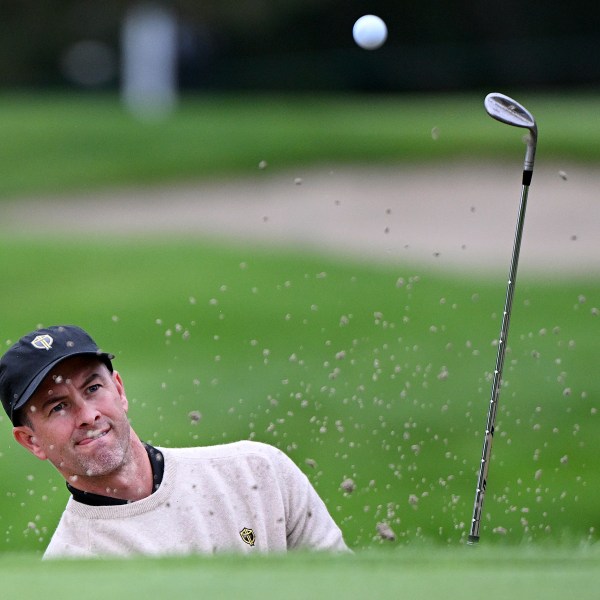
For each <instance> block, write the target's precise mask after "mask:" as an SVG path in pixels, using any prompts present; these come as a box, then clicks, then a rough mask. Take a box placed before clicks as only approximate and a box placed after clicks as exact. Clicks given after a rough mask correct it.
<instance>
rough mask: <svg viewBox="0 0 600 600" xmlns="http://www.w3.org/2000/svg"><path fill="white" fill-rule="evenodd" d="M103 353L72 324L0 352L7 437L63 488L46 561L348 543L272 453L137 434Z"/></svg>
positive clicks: (245, 445)
mask: <svg viewBox="0 0 600 600" xmlns="http://www.w3.org/2000/svg"><path fill="white" fill-rule="evenodd" d="M113 359H114V356H113V355H111V354H107V353H106V352H103V351H101V350H100V349H99V348H98V346H97V345H96V343H95V342H94V341H93V340H92V338H91V337H90V336H89V335H88V334H87V333H86V332H85V331H83V330H82V329H80V328H79V327H74V326H54V327H48V328H44V329H39V330H36V331H34V332H32V333H29V334H28V335H25V336H24V337H23V338H21V339H20V340H19V341H18V342H17V343H16V344H15V345H14V346H12V347H11V348H10V349H9V350H8V351H7V352H6V353H5V354H4V355H3V356H2V358H1V359H0V397H1V399H2V405H3V407H4V409H5V411H6V413H7V414H8V416H9V417H10V419H11V421H12V423H13V426H14V428H13V435H14V438H15V439H16V440H17V442H19V444H21V445H22V446H23V447H24V448H26V449H27V450H29V452H31V453H32V454H33V455H34V456H36V457H37V458H39V459H41V460H49V461H50V462H51V463H52V464H53V465H54V467H56V469H57V470H58V471H59V472H60V474H61V475H62V476H63V477H64V479H65V480H66V482H67V488H68V489H69V492H70V493H71V497H70V498H69V500H68V502H67V506H66V508H65V511H64V513H63V515H62V517H61V519H60V522H59V524H58V527H57V529H56V531H55V532H54V534H53V536H52V539H51V540H50V544H49V545H48V548H47V549H46V551H45V554H44V558H54V557H92V556H129V555H135V554H138V555H172V554H191V553H214V552H246V553H252V552H285V551H287V550H291V549H296V548H304V549H312V550H323V551H348V549H347V546H346V544H345V543H344V540H343V538H342V534H341V532H340V530H339V528H338V527H337V525H336V524H335V523H334V521H333V519H332V518H331V516H330V515H329V513H328V511H327V508H326V507H325V505H324V503H323V501H322V500H321V499H320V498H319V496H318V495H317V493H316V491H315V490H314V488H313V487H312V485H311V484H310V482H309V481H308V479H307V477H306V476H305V475H304V474H303V473H302V472H301V471H300V469H299V468H298V467H297V466H296V465H295V464H294V463H293V462H292V461H291V460H290V459H289V458H288V457H287V456H286V455H285V454H283V453H282V452H280V451H279V450H278V449H276V448H274V447H272V446H269V445H266V444H261V443H258V442H249V441H242V442H237V443H233V444H225V445H221V446H208V447H197V448H154V447H152V446H150V445H149V444H146V443H144V442H142V441H141V440H140V439H139V437H138V436H137V435H136V433H135V432H134V430H133V429H132V427H131V425H130V424H129V421H128V418H127V409H128V402H127V396H126V394H125V388H124V386H123V380H122V379H121V376H120V375H119V373H118V372H117V371H115V370H113V366H112V360H113Z"/></svg>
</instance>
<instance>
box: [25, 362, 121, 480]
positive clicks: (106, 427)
mask: <svg viewBox="0 0 600 600" xmlns="http://www.w3.org/2000/svg"><path fill="white" fill-rule="evenodd" d="M23 417H24V419H23V421H24V425H21V426H18V427H15V428H14V436H15V439H16V440H17V441H18V442H19V443H20V444H21V445H23V446H25V448H27V449H28V450H29V451H30V452H32V453H33V454H34V455H35V456H37V457H38V458H40V459H42V460H49V461H50V462H51V463H52V464H53V465H54V466H55V467H56V468H57V469H58V470H59V471H60V472H61V474H62V475H63V477H65V479H67V481H69V482H70V483H72V484H73V485H75V487H77V478H78V477H103V476H106V475H110V474H111V473H113V472H114V471H116V470H117V469H118V468H119V467H120V466H122V465H123V464H124V463H125V462H126V461H127V460H128V458H129V447H130V430H131V428H130V425H129V421H128V420H127V398H126V396H125V391H124V389H123V383H122V381H121V378H120V377H119V375H118V373H116V372H115V373H111V372H110V371H109V369H108V368H107V366H106V365H105V364H104V363H103V362H102V361H100V360H98V359H97V358H95V357H93V356H85V355H82V356H74V357H72V358H67V359H65V360H63V361H62V362H60V363H59V364H58V365H57V366H56V367H55V368H54V369H53V370H52V371H51V372H50V373H49V374H48V375H47V376H46V378H45V379H44V381H43V382H42V384H41V385H40V386H39V387H38V389H37V390H36V392H35V394H34V395H33V396H32V398H31V399H30V400H29V402H28V403H27V404H26V405H25V408H24V414H23Z"/></svg>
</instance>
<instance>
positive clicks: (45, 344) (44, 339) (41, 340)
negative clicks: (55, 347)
mask: <svg viewBox="0 0 600 600" xmlns="http://www.w3.org/2000/svg"><path fill="white" fill-rule="evenodd" d="M53 342H54V340H53V339H52V336H51V335H48V334H47V333H46V334H45V335H38V336H37V337H36V338H34V339H33V340H32V341H31V345H32V346H33V347H34V348H37V349H38V350H44V349H45V350H50V348H52V344H53Z"/></svg>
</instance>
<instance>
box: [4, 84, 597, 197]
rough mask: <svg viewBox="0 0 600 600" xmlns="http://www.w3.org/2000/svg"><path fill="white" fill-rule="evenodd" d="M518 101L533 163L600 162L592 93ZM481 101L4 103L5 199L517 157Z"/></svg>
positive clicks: (509, 132)
mask: <svg viewBox="0 0 600 600" xmlns="http://www.w3.org/2000/svg"><path fill="white" fill-rule="evenodd" d="M515 95H516V96H517V98H518V99H519V100H520V101H522V102H523V103H524V104H525V105H526V106H527V107H528V108H530V110H531V111H532V112H533V113H534V114H535V116H536V118H537V120H538V124H539V129H540V137H539V145H538V161H539V160H552V159H555V160H560V161H562V162H564V161H569V160H577V161H587V162H595V161H597V160H598V159H599V158H600V124H598V120H597V119H596V118H595V115H597V114H598V112H599V111H600V100H599V99H598V95H597V94H589V95H583V94H578V95H566V94H555V95H535V94H531V93H521V94H519V93H518V92H516V93H515ZM483 96H484V94H483V93H482V94H479V95H476V94H471V95H456V94H452V95H450V94H449V95H424V96H411V95H398V96H395V95H390V96H323V95H301V96H297V95H290V96H272V95H271V96H269V95H243V96H232V95H220V96H219V95H201V96H197V97H187V98H184V99H183V101H182V103H181V106H180V108H179V110H178V111H177V112H176V113H175V115H174V116H173V117H172V118H171V119H168V120H166V121H160V122H141V121H138V120H135V119H133V118H131V116H130V115H129V114H127V113H126V112H125V110H124V109H123V108H122V107H121V105H120V103H119V101H118V98H117V97H115V96H110V95H107V96H84V95H82V96H73V95H70V96H67V95H62V96H61V95H15V94H4V95H2V96H0V109H1V110H0V132H1V133H2V137H3V139H4V140H5V143H3V144H2V145H1V147H0V176H1V185H0V198H7V197H18V196H22V195H27V194H44V195H47V194H49V193H55V194H56V193H63V192H64V191H65V190H78V191H88V190H94V189H97V188H102V187H106V186H114V185H135V184H139V183H143V184H146V185H147V184H152V183H157V182H164V181H180V180H182V179H188V180H192V179H198V178H202V177H215V176H222V175H231V174H232V173H245V174H251V173H255V174H258V164H259V162H260V161H262V160H266V161H267V162H268V164H269V172H277V171H280V170H282V169H285V168H289V167H291V166H294V167H295V166H298V165H315V164H322V163H339V162H346V163H348V162H361V163H364V162H390V163H398V162H400V161H413V162H414V161H423V160H428V161H432V160H442V159H448V158H472V157H473V156H477V157H479V158H486V159H490V160H497V159H498V158H501V157H507V156H509V157H511V158H513V157H515V156H516V155H519V146H520V141H519V140H520V136H519V134H518V132H517V131H516V130H514V129H513V128H510V127H502V126H501V125H499V124H498V123H496V122H494V121H493V120H492V119H490V118H489V117H488V116H487V115H486V114H485V112H484V110H483V102H482V101H483ZM434 128H437V130H438V133H439V137H438V139H436V140H434V139H433V138H432V134H431V132H432V130H433V129H434ZM515 160H517V159H516V158H515ZM518 160H519V161H520V160H521V157H520V155H519V156H518Z"/></svg>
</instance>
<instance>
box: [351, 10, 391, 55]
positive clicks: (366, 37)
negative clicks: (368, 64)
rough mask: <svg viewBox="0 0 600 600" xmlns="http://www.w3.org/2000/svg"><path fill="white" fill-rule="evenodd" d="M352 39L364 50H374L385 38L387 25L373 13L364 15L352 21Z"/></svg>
mask: <svg viewBox="0 0 600 600" xmlns="http://www.w3.org/2000/svg"><path fill="white" fill-rule="evenodd" d="M352 36H353V37H354V41H355V42H356V43H357V44H358V45H359V46H360V47H361V48H364V49H365V50H376V49H377V48H379V47H380V46H382V45H383V43H384V42H385V40H386V39H387V26H386V24H385V23H384V22H383V20H382V19H380V18H379V17H377V16H375V15H365V16H364V17H361V18H360V19H358V21H356V23H354V27H353V28H352Z"/></svg>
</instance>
